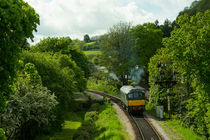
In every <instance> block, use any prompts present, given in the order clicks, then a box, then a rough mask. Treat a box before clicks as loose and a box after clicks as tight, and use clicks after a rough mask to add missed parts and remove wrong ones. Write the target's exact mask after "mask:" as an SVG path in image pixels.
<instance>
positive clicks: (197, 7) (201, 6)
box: [177, 0, 210, 19]
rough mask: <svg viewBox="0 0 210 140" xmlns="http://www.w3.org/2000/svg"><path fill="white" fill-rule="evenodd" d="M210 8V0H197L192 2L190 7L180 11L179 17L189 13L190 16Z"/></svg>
mask: <svg viewBox="0 0 210 140" xmlns="http://www.w3.org/2000/svg"><path fill="white" fill-rule="evenodd" d="M209 9H210V1H209V0H198V1H197V0H196V1H194V2H192V3H191V5H190V7H185V8H184V10H183V11H181V12H179V15H178V16H177V19H178V17H179V16H181V15H184V14H188V15H189V16H193V15H196V13H198V12H205V11H206V10H209Z"/></svg>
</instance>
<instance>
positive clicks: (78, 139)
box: [73, 130, 90, 140]
mask: <svg viewBox="0 0 210 140" xmlns="http://www.w3.org/2000/svg"><path fill="white" fill-rule="evenodd" d="M73 140H90V134H89V133H88V132H87V131H84V130H79V131H77V132H76V133H74V136H73Z"/></svg>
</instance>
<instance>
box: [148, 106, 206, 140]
mask: <svg viewBox="0 0 210 140" xmlns="http://www.w3.org/2000/svg"><path fill="white" fill-rule="evenodd" d="M146 112H147V113H148V114H150V115H152V116H156V113H155V112H156V110H155V109H154V108H152V106H150V105H149V104H147V105H146ZM167 117H168V115H167V113H164V118H167ZM157 122H158V123H159V124H160V125H161V126H162V128H163V129H164V130H165V131H166V133H167V134H168V136H169V137H170V139H171V140H203V139H204V138H202V137H201V136H198V135H196V134H195V133H194V132H193V130H191V129H190V128H186V127H184V126H182V125H181V123H180V121H178V120H175V119H172V120H162V121H157Z"/></svg>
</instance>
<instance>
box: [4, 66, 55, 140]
mask: <svg viewBox="0 0 210 140" xmlns="http://www.w3.org/2000/svg"><path fill="white" fill-rule="evenodd" d="M57 104H58V102H57V101H56V97H55V96H54V94H51V92H50V91H49V90H48V89H47V88H46V87H43V86H42V84H41V79H40V76H39V74H38V72H37V70H36V68H35V66H34V65H33V64H31V63H28V64H26V65H25V68H24V70H23V71H22V72H20V74H19V77H18V80H17V83H16V84H15V94H14V95H12V96H11V97H10V98H9V100H8V101H7V107H6V109H5V111H4V113H3V114H2V118H1V127H3V129H4V130H5V132H6V136H7V138H8V139H21V140H27V139H34V138H35V136H37V134H39V133H41V131H43V128H45V127H48V126H50V125H51V124H50V123H51V122H52V121H55V119H56V115H55V112H54V111H53V110H54V109H55V106H56V105H57Z"/></svg>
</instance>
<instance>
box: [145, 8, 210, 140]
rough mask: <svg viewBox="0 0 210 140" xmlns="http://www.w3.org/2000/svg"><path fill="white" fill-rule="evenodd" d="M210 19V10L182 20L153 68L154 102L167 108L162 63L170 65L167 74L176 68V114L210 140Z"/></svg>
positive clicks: (173, 98)
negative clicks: (159, 81) (158, 80)
mask: <svg viewBox="0 0 210 140" xmlns="http://www.w3.org/2000/svg"><path fill="white" fill-rule="evenodd" d="M209 19H210V11H209V10H208V11H206V12H205V13H204V14H203V13H200V12H198V13H197V14H196V15H195V16H191V17H189V16H188V15H186V14H185V15H183V16H180V17H179V18H178V20H177V25H178V26H179V28H177V27H175V29H174V30H173V31H172V33H171V37H169V38H166V39H164V40H163V44H164V46H165V48H162V49H161V50H159V51H158V53H157V54H156V55H155V56H154V57H152V58H151V59H150V64H149V72H150V73H149V74H150V78H149V80H150V86H151V88H150V97H151V98H150V99H151V100H150V102H152V103H154V104H157V103H161V104H164V105H166V104H165V103H166V102H167V99H166V90H165V89H164V87H160V86H158V85H156V84H155V81H156V78H155V77H157V76H158V75H160V72H159V70H158V68H157V65H158V63H163V64H168V65H167V67H168V68H167V69H165V70H166V73H168V74H172V72H170V71H171V70H170V69H172V68H174V70H175V71H176V73H177V75H176V80H177V84H176V85H175V86H174V87H172V89H171V90H172V91H171V94H172V95H171V96H172V102H173V103H174V104H173V108H172V110H174V111H175V112H177V113H178V114H179V115H180V116H179V117H180V119H181V121H182V122H184V124H186V126H190V127H191V128H193V129H194V130H195V131H196V132H197V133H199V134H201V135H206V136H207V137H208V136H209V134H210V126H209V125H208V124H209V122H210V119H209V118H210V113H209V112H210V104H209V103H210V98H209V93H210V88H209V87H210V80H209V77H210V55H209V54H210V46H209V42H210V21H209ZM165 76H166V75H165ZM169 76H170V75H169ZM166 78H167V76H166ZM159 101H160V102H159Z"/></svg>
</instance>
